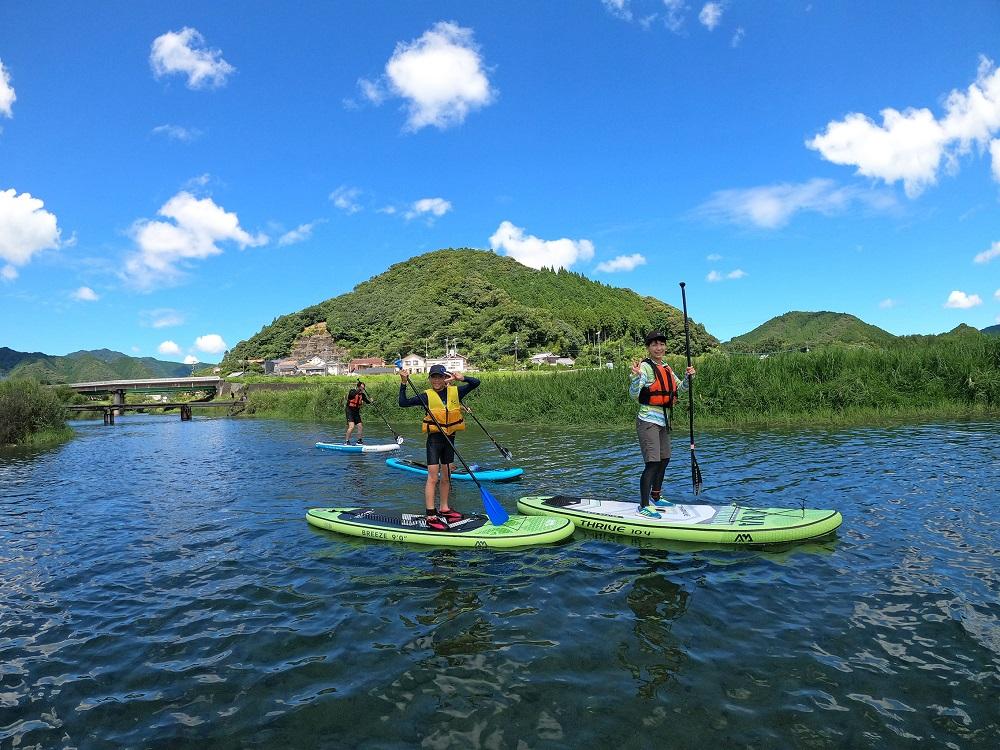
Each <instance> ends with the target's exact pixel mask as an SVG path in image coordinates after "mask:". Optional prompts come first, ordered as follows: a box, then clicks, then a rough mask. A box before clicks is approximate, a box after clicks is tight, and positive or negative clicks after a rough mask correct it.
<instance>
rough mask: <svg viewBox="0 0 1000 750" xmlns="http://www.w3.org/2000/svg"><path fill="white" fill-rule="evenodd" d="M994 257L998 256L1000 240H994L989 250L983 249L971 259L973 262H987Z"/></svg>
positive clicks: (999, 255)
mask: <svg viewBox="0 0 1000 750" xmlns="http://www.w3.org/2000/svg"><path fill="white" fill-rule="evenodd" d="M996 257H1000V242H994V243H993V246H992V247H991V248H990V249H989V250H983V251H982V252H981V253H978V254H977V255H976V257H975V258H973V259H972V260H973V262H975V263H989V262H990V261H991V260H993V259H994V258H996Z"/></svg>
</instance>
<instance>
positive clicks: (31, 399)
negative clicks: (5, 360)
mask: <svg viewBox="0 0 1000 750" xmlns="http://www.w3.org/2000/svg"><path fill="white" fill-rule="evenodd" d="M65 414H66V413H65V410H64V409H63V405H62V403H61V402H60V400H59V395H58V394H57V393H56V391H54V390H53V389H51V388H47V387H46V386H43V385H41V384H40V383H38V382H37V381H35V380H28V379H23V380H22V379H16V380H5V381H2V382H0V445H19V444H22V443H27V442H30V441H31V440H32V438H33V437H35V436H37V435H38V434H40V433H43V432H60V431H65V430H66V419H65Z"/></svg>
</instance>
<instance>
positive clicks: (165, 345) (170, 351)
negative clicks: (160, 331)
mask: <svg viewBox="0 0 1000 750" xmlns="http://www.w3.org/2000/svg"><path fill="white" fill-rule="evenodd" d="M156 351H158V352H159V353H160V354H166V355H169V356H172V357H176V356H177V355H178V354H180V353H181V348H180V347H179V346H177V344H176V343H175V342H173V341H171V340H170V339H167V340H166V341H164V342H162V343H161V344H160V345H159V346H158V347H156Z"/></svg>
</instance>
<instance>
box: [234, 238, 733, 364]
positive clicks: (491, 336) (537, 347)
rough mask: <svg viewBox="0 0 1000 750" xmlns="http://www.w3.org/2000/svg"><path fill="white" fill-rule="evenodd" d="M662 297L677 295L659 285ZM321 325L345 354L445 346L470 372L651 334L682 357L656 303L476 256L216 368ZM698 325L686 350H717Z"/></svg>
mask: <svg viewBox="0 0 1000 750" xmlns="http://www.w3.org/2000/svg"><path fill="white" fill-rule="evenodd" d="M665 291H669V292H670V293H671V294H676V293H677V292H678V291H679V290H677V289H675V288H673V285H672V284H671V285H666V284H665ZM324 321H325V322H326V328H327V331H328V332H329V333H330V335H331V336H332V337H333V338H334V340H335V341H336V343H337V345H339V346H341V347H344V348H346V349H348V350H350V352H351V355H352V356H355V357H359V356H381V357H384V358H386V359H394V358H395V357H396V356H398V355H405V354H407V353H408V352H409V351H410V350H415V351H418V352H420V353H423V352H424V350H425V347H427V349H428V350H429V351H430V352H431V353H432V355H433V354H434V353H442V352H443V350H444V340H445V338H446V337H447V338H449V339H457V343H458V350H459V351H460V352H461V353H463V354H465V355H466V356H469V357H470V358H472V359H473V360H474V361H475V362H476V363H477V364H485V363H489V362H499V361H504V360H506V359H507V358H509V357H513V355H514V347H515V342H516V345H517V350H518V356H519V358H520V359H521V360H522V361H523V359H524V358H525V357H526V356H528V355H530V354H532V353H537V352H541V351H549V350H550V351H552V352H555V353H556V354H563V355H569V356H578V355H580V354H584V355H589V354H590V353H591V352H592V351H593V352H594V353H596V346H595V343H596V341H597V340H598V338H599V339H600V342H601V347H602V349H603V350H604V352H605V353H609V354H617V352H618V351H619V347H621V350H622V351H623V352H624V350H625V349H626V347H627V348H628V349H630V350H634V349H635V347H636V342H640V346H641V341H642V337H643V336H644V335H645V334H646V332H648V331H649V330H650V329H653V328H658V329H660V330H662V331H663V333H664V334H665V335H666V336H667V345H668V351H670V352H674V353H680V352H683V351H684V322H683V316H682V314H681V312H680V311H679V310H678V309H677V308H675V307H671V306H670V305H667V304H664V303H663V302H661V301H660V300H658V299H655V298H653V297H640V296H639V295H638V294H636V293H635V292H633V291H631V290H628V289H619V288H617V287H612V286H607V285H605V284H601V283H599V282H596V281H592V280H591V279H588V278H586V277H585V276H583V275H582V274H578V273H573V272H571V271H566V270H563V269H561V270H559V271H553V270H549V269H542V270H536V269H533V268H528V267H527V266H524V265H521V264H520V263H518V262H517V261H515V260H514V259H513V258H508V257H502V256H499V255H496V254H495V253H493V252H489V251H483V250H473V249H468V248H463V249H458V250H455V249H447V250H437V251H434V252H430V253H426V254H424V255H418V256H417V257H415V258H410V259H409V260H407V261H404V262H402V263H397V264H395V265H393V266H391V267H390V268H389V270H387V271H386V272H384V273H382V274H379V275H378V276H375V277H373V278H371V279H369V280H368V281H365V282H363V283H361V284H358V285H357V286H356V287H355V288H354V290H353V291H351V292H348V293H347V294H342V295H340V296H339V297H333V298H332V299H328V300H326V301H325V302H320V303H319V304H316V305H313V306H311V307H307V308H305V309H304V310H300V311H299V312H296V313H291V314H290V315H283V316H281V317H280V318H276V319H275V320H274V321H273V322H271V323H270V324H269V325H266V326H264V328H262V329H261V330H260V332H259V333H257V334H256V335H254V336H253V337H251V338H249V339H247V340H246V341H241V342H240V343H239V344H237V345H236V346H235V347H234V348H233V349H232V350H231V351H229V352H227V354H226V358H225V359H224V360H223V368H224V370H225V369H226V368H232V369H242V366H241V365H240V362H241V361H243V360H247V359H274V358H278V357H284V356H287V355H288V353H289V352H290V351H291V349H292V345H293V343H294V342H295V340H296V338H297V337H298V336H299V334H300V333H301V332H302V331H303V330H304V329H305V328H307V327H308V326H311V325H314V324H316V323H319V322H324ZM718 343H719V342H718V339H716V338H715V337H714V336H712V335H711V334H710V333H708V332H707V331H706V330H705V328H704V326H702V325H699V324H697V323H694V322H693V321H692V324H691V348H692V350H693V351H694V352H696V353H700V352H703V351H705V350H706V349H709V348H711V347H715V346H718Z"/></svg>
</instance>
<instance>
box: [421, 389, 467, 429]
mask: <svg viewBox="0 0 1000 750" xmlns="http://www.w3.org/2000/svg"><path fill="white" fill-rule="evenodd" d="M424 393H426V394H427V408H428V409H429V410H430V412H431V414H433V415H434V419H436V420H437V421H438V424H440V425H441V427H443V428H444V434H445V435H454V434H455V433H456V432H458V431H459V430H464V429H465V417H463V416H462V404H461V402H460V401H459V400H458V386H457V385H449V386H448V403H447V404H446V403H445V402H444V401H442V400H441V397H440V396H439V395H438V394H437V391H435V390H434V389H433V388H428V389H427V390H426V391H424ZM434 419H431V418H430V416H429V415H427V414H425V415H424V422H423V424H422V425H420V429H421V430H423V431H424V432H440V431H441V430H439V429H438V427H437V425H436V424H434Z"/></svg>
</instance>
